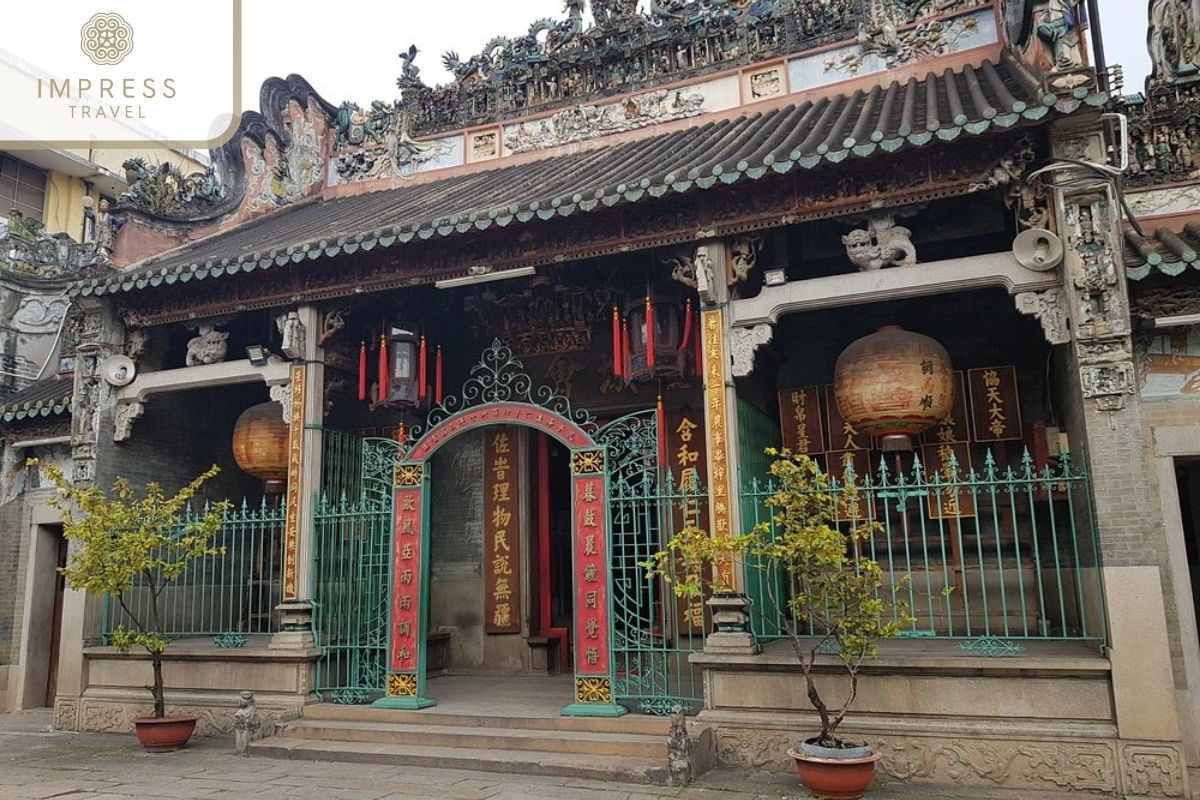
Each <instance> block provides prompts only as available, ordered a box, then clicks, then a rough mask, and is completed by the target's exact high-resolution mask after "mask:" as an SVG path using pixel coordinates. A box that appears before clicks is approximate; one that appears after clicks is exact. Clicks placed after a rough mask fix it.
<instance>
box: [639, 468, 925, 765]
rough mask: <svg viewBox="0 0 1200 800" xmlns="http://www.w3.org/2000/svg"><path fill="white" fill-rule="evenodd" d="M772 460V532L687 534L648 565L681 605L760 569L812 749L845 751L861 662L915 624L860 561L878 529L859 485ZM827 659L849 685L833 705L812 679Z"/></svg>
mask: <svg viewBox="0 0 1200 800" xmlns="http://www.w3.org/2000/svg"><path fill="white" fill-rule="evenodd" d="M767 454H768V455H771V456H774V457H775V461H774V462H773V463H772V464H771V468H770V474H771V476H772V478H774V480H775V483H776V485H777V486H778V491H776V492H775V494H774V495H772V496H771V497H769V498H768V499H767V500H766V501H765V503H766V505H767V506H768V507H769V508H771V509H772V510H773V521H774V526H772V524H771V523H769V522H764V523H760V524H758V525H756V526H755V527H754V528H753V529H751V530H750V531H749V532H748V533H744V534H737V535H730V536H722V537H713V536H710V535H709V534H708V533H707V532H705V531H703V530H701V529H699V528H695V527H690V528H685V529H683V530H681V531H679V532H678V533H676V534H675V535H674V536H673V537H672V538H671V539H670V541H669V542H667V545H666V547H665V548H664V549H663V550H661V551H659V552H658V553H655V554H654V555H653V556H652V557H651V559H650V560H649V561H647V562H646V563H645V566H646V567H647V570H648V575H649V576H650V577H659V578H661V579H662V580H663V581H664V582H666V583H669V584H671V585H672V588H673V590H674V592H675V594H676V595H677V596H680V597H699V596H702V595H703V593H704V592H705V590H706V589H707V590H711V591H714V592H719V591H727V590H729V589H730V588H731V587H730V586H729V585H728V582H729V577H728V575H729V574H731V573H730V569H729V566H730V564H731V563H743V564H745V565H748V566H750V567H752V568H757V569H762V570H764V571H765V572H766V573H767V577H768V579H767V580H766V581H764V583H765V584H766V586H767V587H768V589H767V595H768V597H767V599H768V601H769V602H771V603H772V604H773V605H774V606H775V610H776V611H778V612H779V618H780V619H781V621H782V622H781V624H782V628H783V632H784V634H785V635H786V638H787V641H788V642H789V643H790V644H791V647H792V650H793V652H794V653H795V655H796V658H797V659H798V661H799V664H800V670H801V672H802V673H803V674H804V680H805V685H806V688H807V694H808V700H809V702H810V703H811V704H812V707H813V708H814V709H815V710H816V712H817V714H818V715H819V716H820V719H821V731H820V733H819V734H818V735H817V736H816V737H814V738H812V739H809V740H808V741H809V743H811V744H816V745H820V746H823V747H830V748H841V747H845V746H847V745H846V744H845V743H844V742H842V740H840V739H839V738H837V730H838V727H839V726H840V725H841V724H842V721H843V720H844V719H845V717H846V713H847V712H848V711H849V710H850V706H851V705H852V704H853V703H854V700H855V698H856V697H857V695H858V674H859V670H860V669H861V668H862V664H863V662H864V661H865V660H866V659H868V658H873V657H874V656H876V655H877V653H878V643H879V642H880V641H882V640H885V639H890V638H892V637H893V636H895V635H896V633H898V632H899V631H900V629H901V628H902V626H904V625H907V624H909V623H911V622H912V617H910V616H909V614H908V604H907V602H906V601H905V600H903V599H902V598H897V597H893V598H891V599H890V600H888V601H885V599H884V597H883V596H882V594H883V591H882V590H883V586H884V581H883V571H882V570H881V569H880V567H879V565H878V564H877V563H876V562H875V561H873V560H872V559H870V558H868V557H867V556H866V555H865V554H864V545H865V544H866V542H867V540H868V539H869V537H870V536H871V534H872V533H874V532H875V531H877V530H880V529H881V527H882V526H880V524H879V523H878V522H871V521H865V520H859V519H857V517H859V516H861V514H855V513H854V510H855V508H856V505H857V492H856V487H855V486H854V485H853V482H852V481H847V482H846V485H845V486H836V487H835V486H834V485H833V483H832V482H831V480H830V477H829V476H828V475H827V474H826V473H825V472H823V471H822V470H821V468H820V467H819V466H818V465H817V463H816V462H815V461H813V460H812V459H811V458H809V457H808V456H806V455H801V454H793V453H791V452H789V451H787V450H777V449H774V448H770V449H768V450H767ZM722 575H725V577H722ZM904 581H905V582H907V576H906V577H905V579H904ZM829 653H832V654H833V656H832V658H833V660H834V663H836V664H839V665H840V666H841V668H842V669H843V670H844V672H845V675H846V677H847V678H848V680H849V687H848V691H847V693H846V695H845V697H844V699H842V700H841V701H840V702H838V703H835V704H831V703H830V702H828V701H827V700H826V699H825V698H824V697H823V696H822V695H821V693H820V691H819V690H818V688H817V682H816V677H815V676H816V673H817V665H818V663H820V662H822V661H823V660H827V659H828V657H829V656H828V655H827V654H829Z"/></svg>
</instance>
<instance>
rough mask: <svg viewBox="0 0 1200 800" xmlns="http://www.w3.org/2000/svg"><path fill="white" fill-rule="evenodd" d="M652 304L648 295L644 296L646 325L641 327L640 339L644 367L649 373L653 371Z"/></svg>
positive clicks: (653, 335) (653, 331)
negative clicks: (644, 359)
mask: <svg viewBox="0 0 1200 800" xmlns="http://www.w3.org/2000/svg"><path fill="white" fill-rule="evenodd" d="M655 338H657V337H656V336H655V330H654V304H653V303H651V302H650V295H646V324H645V325H643V326H642V339H643V341H644V342H645V344H646V366H647V367H649V368H650V370H651V371H653V370H654V340H655Z"/></svg>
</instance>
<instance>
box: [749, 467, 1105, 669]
mask: <svg viewBox="0 0 1200 800" xmlns="http://www.w3.org/2000/svg"><path fill="white" fill-rule="evenodd" d="M831 480H832V483H833V487H834V491H841V490H842V487H844V486H845V485H846V483H847V481H853V482H854V484H855V485H856V486H857V487H858V491H859V497H860V501H859V503H858V506H857V511H856V514H861V517H860V518H859V519H852V520H849V521H848V522H847V524H854V523H855V522H859V521H863V520H866V521H872V522H877V523H879V525H880V530H879V531H878V532H877V533H875V534H874V535H873V536H872V538H871V539H870V541H869V542H868V544H867V545H866V546H867V548H868V551H869V555H870V556H871V557H872V558H873V559H875V560H876V561H877V562H878V563H879V564H880V566H881V567H882V568H883V571H884V576H885V581H886V582H887V585H886V586H885V588H884V590H883V593H884V595H885V596H887V597H890V596H892V594H893V593H895V594H898V595H900V596H902V597H903V598H904V599H906V600H907V601H908V602H909V604H910V606H911V612H912V614H913V616H915V617H916V621H915V622H913V623H911V624H910V625H908V626H906V630H905V631H904V633H903V634H902V635H906V636H914V637H917V636H926V637H937V638H948V639H956V640H961V641H960V644H959V647H961V648H962V649H966V650H973V651H976V652H981V653H984V654H987V655H1004V654H1011V653H1014V652H1019V651H1020V650H1021V649H1022V647H1023V645H1022V644H1021V641H1025V640H1082V641H1087V642H1090V643H1093V644H1095V645H1096V646H1097V647H1101V646H1103V645H1104V643H1105V621H1104V618H1103V612H1102V610H1101V609H1102V607H1103V604H1102V603H1101V602H1100V596H1099V595H1100V592H1101V585H1102V584H1101V577H1100V570H1099V566H1098V564H1097V563H1096V561H1095V559H1094V557H1093V554H1095V553H1096V552H1098V548H1097V546H1096V527H1095V520H1094V517H1093V515H1092V503H1091V487H1090V483H1089V480H1088V477H1087V476H1086V475H1085V474H1083V473H1082V472H1081V471H1078V470H1077V469H1076V468H1075V467H1074V465H1073V464H1072V463H1071V461H1070V459H1069V458H1067V457H1066V456H1065V455H1064V456H1063V457H1062V459H1061V460H1060V462H1059V464H1058V465H1057V466H1055V467H1053V468H1046V469H1044V470H1041V471H1038V470H1035V469H1034V466H1033V462H1032V459H1031V458H1030V456H1029V453H1028V452H1026V453H1025V454H1024V456H1023V457H1022V458H1021V459H1020V461H1019V462H1018V463H1017V464H1016V465H1015V466H1003V467H1002V466H1000V465H998V464H997V462H996V460H995V459H994V457H993V455H992V453H990V452H989V453H988V454H987V456H986V458H985V460H984V467H983V469H982V470H980V471H978V472H976V471H971V472H968V473H966V474H960V472H959V471H958V469H957V467H956V465H955V464H954V463H953V462H951V464H950V466H949V467H948V468H947V469H943V470H937V471H933V472H932V473H926V472H925V471H924V469H923V467H922V465H921V463H920V460H919V459H917V460H915V461H914V462H913V464H912V466H911V468H910V469H907V470H904V471H901V472H897V471H895V470H894V469H889V468H888V466H887V465H886V464H885V463H880V464H879V466H878V468H877V469H876V470H875V471H874V474H872V475H865V476H856V475H854V473H853V472H852V471H847V472H846V474H845V475H843V476H842V477H841V478H840V479H838V478H836V477H834V478H831ZM775 490H776V489H775V486H774V485H773V484H771V483H769V482H767V483H761V482H759V481H757V480H754V481H751V482H750V484H749V485H748V486H746V487H744V489H743V491H742V500H743V503H742V508H743V509H744V514H745V516H746V518H745V519H744V520H743V523H744V524H745V525H746V526H747V528H749V526H750V525H753V524H756V523H759V522H766V523H768V524H769V525H771V526H772V529H773V528H774V524H775V523H774V520H773V519H772V514H771V510H770V509H769V508H767V507H766V506H765V505H764V501H765V500H766V499H767V498H769V497H771V496H772V495H773V494H774V493H775ZM906 577H907V580H905V578H906ZM746 582H747V592H748V594H749V595H750V596H751V598H752V600H753V601H754V605H753V607H754V609H755V612H754V614H753V615H752V630H753V631H754V633H755V634H756V636H758V637H759V638H760V639H766V640H769V639H772V638H778V637H781V636H782V635H783V634H782V628H781V622H782V617H781V616H780V611H779V610H778V606H779V603H778V602H777V600H778V599H780V598H784V599H785V596H786V586H785V585H784V582H783V581H782V579H781V578H780V577H779V576H772V575H770V574H768V573H767V572H766V571H764V570H762V569H757V568H755V567H753V566H748V567H747V570H746Z"/></svg>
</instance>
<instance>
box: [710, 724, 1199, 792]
mask: <svg viewBox="0 0 1200 800" xmlns="http://www.w3.org/2000/svg"><path fill="white" fill-rule="evenodd" d="M845 736H846V737H847V738H848V739H852V740H866V741H867V742H868V743H869V744H871V745H872V746H873V747H874V748H875V749H876V750H877V751H879V752H880V753H882V754H883V759H882V760H881V761H880V762H879V764H878V768H877V771H878V774H879V775H880V776H881V777H885V778H890V779H892V780H894V781H916V782H921V783H932V784H942V785H948V786H971V787H992V788H996V787H1000V788H1004V789H1014V790H1020V789H1024V790H1036V791H1087V792H1103V793H1109V794H1116V795H1120V796H1125V797H1149V798H1167V797H1187V796H1188V794H1187V791H1188V787H1187V769H1186V767H1185V764H1184V757H1183V752H1182V747H1181V746H1180V745H1179V744H1178V743H1171V742H1132V741H1123V740H1119V739H1114V740H1067V739H1064V740H1061V741H1058V740H1041V741H1035V740H1031V739H1019V740H1017V739H1014V740H1006V739H992V738H987V737H986V736H984V735H979V736H972V735H966V734H961V733H960V734H958V735H955V736H934V735H925V734H922V733H921V732H919V731H913V732H912V733H908V734H901V735H897V734H895V733H886V734H872V733H871V732H869V731H865V730H861V731H860V730H853V731H846V732H845ZM798 738H802V737H801V736H800V734H799V733H792V732H791V731H789V730H780V729H764V728H761V727H755V728H739V727H736V726H733V725H724V724H722V725H717V726H716V728H715V741H716V755H717V760H718V762H719V763H720V764H722V765H725V766H747V767H754V768H756V769H768V770H772V771H779V772H787V771H791V769H792V768H793V765H792V760H791V759H790V758H788V756H787V749H788V748H789V747H791V746H793V744H794V740H795V739H798Z"/></svg>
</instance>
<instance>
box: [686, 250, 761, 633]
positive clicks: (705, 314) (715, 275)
mask: <svg viewBox="0 0 1200 800" xmlns="http://www.w3.org/2000/svg"><path fill="white" fill-rule="evenodd" d="M727 259H728V252H727V245H726V244H725V243H724V242H711V243H706V244H701V245H700V246H699V247H697V248H696V255H695V274H696V284H697V290H698V291H699V293H700V303H701V306H700V325H701V331H702V339H701V341H702V342H703V351H704V352H703V363H702V366H703V369H704V423H705V430H706V432H707V437H708V494H709V532H710V533H711V534H712V535H713V536H729V535H731V534H735V533H739V532H740V531H741V514H740V513H739V512H740V503H739V492H738V463H737V462H738V457H737V453H738V451H737V393H736V391H735V390H734V387H733V378H732V374H731V369H730V366H731V365H730V359H729V347H728V346H727V343H728V341H729V336H730V325H729V315H728V313H727V311H728V306H729V287H728V286H727V284H726V281H725V275H726V262H727ZM716 569H717V570H718V571H720V573H721V583H723V584H724V585H725V586H731V587H733V588H734V589H735V590H736V591H738V592H741V591H742V590H743V589H744V584H745V576H744V575H743V573H742V569H741V565H740V564H737V563H734V562H733V561H729V562H724V563H721V564H718V565H717V567H716ZM710 607H711V601H710ZM722 609H724V610H722V611H721V612H720V613H721V614H723V615H727V614H730V613H737V612H733V611H731V610H730V609H726V608H725V606H722ZM715 616H716V614H714V617H715ZM737 627H738V626H737V625H730V623H729V620H728V619H724V620H723V624H721V625H719V626H718V629H717V630H716V631H715V632H713V633H711V634H709V636H708V637H707V639H706V640H705V648H706V649H710V648H711V649H712V650H714V651H719V652H722V653H753V652H756V651H757V648H756V647H755V644H754V637H753V635H752V634H751V633H750V632H749V631H748V630H746V629H745V626H744V624H743V625H742V626H741V630H735V629H734V628H737Z"/></svg>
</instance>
